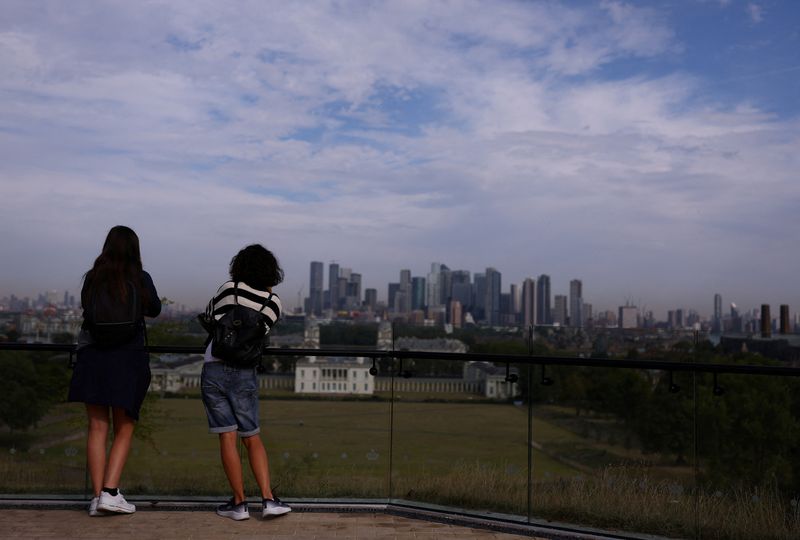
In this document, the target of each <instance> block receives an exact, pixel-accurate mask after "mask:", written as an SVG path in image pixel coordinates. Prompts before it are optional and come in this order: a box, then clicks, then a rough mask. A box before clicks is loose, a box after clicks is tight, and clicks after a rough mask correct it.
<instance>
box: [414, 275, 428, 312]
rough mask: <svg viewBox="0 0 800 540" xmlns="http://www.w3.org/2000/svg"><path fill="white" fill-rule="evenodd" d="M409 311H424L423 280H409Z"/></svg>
mask: <svg viewBox="0 0 800 540" xmlns="http://www.w3.org/2000/svg"><path fill="white" fill-rule="evenodd" d="M411 309H412V310H414V309H425V278H424V277H419V276H417V277H412V278H411Z"/></svg>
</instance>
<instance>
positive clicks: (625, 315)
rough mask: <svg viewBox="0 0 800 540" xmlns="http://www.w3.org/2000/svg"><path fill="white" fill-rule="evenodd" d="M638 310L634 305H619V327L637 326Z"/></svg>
mask: <svg viewBox="0 0 800 540" xmlns="http://www.w3.org/2000/svg"><path fill="white" fill-rule="evenodd" d="M638 319H639V312H638V310H637V308H636V306H620V307H619V318H618V319H617V321H618V323H619V327H620V328H636V327H637V326H639V320H638Z"/></svg>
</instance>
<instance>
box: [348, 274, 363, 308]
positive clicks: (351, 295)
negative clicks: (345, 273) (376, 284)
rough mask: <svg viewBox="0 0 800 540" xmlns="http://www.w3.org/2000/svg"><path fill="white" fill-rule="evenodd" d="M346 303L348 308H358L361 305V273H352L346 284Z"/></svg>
mask: <svg viewBox="0 0 800 540" xmlns="http://www.w3.org/2000/svg"><path fill="white" fill-rule="evenodd" d="M345 287H346V291H347V293H346V294H345V305H346V306H347V309H358V308H360V307H361V274H358V273H356V272H351V273H350V278H349V279H348V280H347V284H346V285H345Z"/></svg>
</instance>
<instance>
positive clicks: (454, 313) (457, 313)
mask: <svg viewBox="0 0 800 540" xmlns="http://www.w3.org/2000/svg"><path fill="white" fill-rule="evenodd" d="M447 318H448V320H449V321H450V324H452V325H453V328H461V325H462V323H463V320H464V314H463V312H462V308H461V302H459V301H458V300H450V313H449V314H448V317H447Z"/></svg>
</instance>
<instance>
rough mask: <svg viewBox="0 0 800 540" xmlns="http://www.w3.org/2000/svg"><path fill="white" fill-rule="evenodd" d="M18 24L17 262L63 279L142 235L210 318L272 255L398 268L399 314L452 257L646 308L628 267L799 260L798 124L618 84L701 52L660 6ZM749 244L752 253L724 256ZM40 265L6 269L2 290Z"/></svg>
mask: <svg viewBox="0 0 800 540" xmlns="http://www.w3.org/2000/svg"><path fill="white" fill-rule="evenodd" d="M6 11H7V13H8V14H9V17H8V18H7V20H6V22H5V23H3V22H0V51H1V52H0V59H2V60H0V68H2V72H3V73H4V77H3V80H2V81H0V92H2V93H3V95H4V97H5V99H3V100H0V159H2V161H3V163H4V168H3V172H0V197H2V199H3V200H4V201H13V204H11V205H9V206H8V207H7V208H4V212H3V216H2V217H0V225H2V226H3V228H4V229H5V230H9V231H10V236H9V239H10V240H9V241H10V247H9V248H8V250H9V252H10V253H11V255H12V256H11V257H9V260H13V259H15V257H13V254H14V253H22V252H25V253H27V251H25V250H26V249H28V248H24V247H22V246H23V244H30V243H34V244H37V245H40V246H41V247H42V249H43V250H44V251H48V250H58V249H59V247H58V246H72V249H71V250H67V251H68V252H69V251H72V252H74V253H76V255H75V257H76V260H75V262H74V263H72V267H70V268H69V270H66V269H65V268H64V267H61V268H60V269H59V271H61V272H63V271H68V272H72V273H73V275H79V273H80V272H82V271H83V270H85V269H84V268H83V266H84V265H85V264H87V262H86V261H88V260H89V258H90V257H91V254H92V252H93V249H94V248H95V244H98V243H99V237H101V236H102V234H103V232H104V230H105V229H107V228H108V227H110V226H111V225H114V224H116V223H117V222H119V221H124V222H128V223H131V224H133V225H135V226H136V227H137V230H140V231H141V233H142V238H143V244H144V243H145V239H147V240H148V241H149V242H150V245H151V246H152V247H151V248H149V249H150V250H151V252H150V253H151V254H152V256H153V257H154V260H153V262H152V264H153V266H155V267H156V269H158V271H159V273H160V274H161V275H162V276H164V277H163V278H162V279H163V280H164V283H165V287H174V288H175V290H178V291H180V294H183V295H185V298H184V301H196V300H197V298H198V295H199V296H202V295H204V294H205V289H204V288H203V287H200V286H198V290H199V289H202V290H200V292H197V291H195V292H192V290H190V289H191V287H190V286H188V285H187V284H186V280H185V275H186V273H187V272H197V273H198V275H200V276H201V278H199V280H198V282H204V281H211V282H213V281H216V279H217V278H216V277H215V275H216V274H215V273H219V272H224V264H225V260H224V259H226V257H228V256H229V255H228V253H229V252H233V251H235V249H236V248H237V247H238V246H239V244H242V243H244V242H247V241H258V240H261V241H264V242H266V243H268V244H270V245H274V246H275V251H276V252H277V253H279V255H281V258H282V259H283V260H284V262H285V264H286V265H287V270H290V271H289V272H287V275H288V276H289V278H288V283H287V290H296V289H299V283H300V282H301V281H302V280H304V279H305V276H306V275H307V264H308V261H309V260H312V259H320V260H328V259H333V258H337V259H339V260H340V261H342V262H346V264H347V265H350V266H353V267H359V266H361V265H363V266H364V267H365V268H369V269H371V271H374V272H376V275H375V276H374V277H372V276H368V275H366V272H365V280H366V282H367V284H369V285H371V286H379V287H380V289H379V290H380V291H381V293H383V285H384V283H385V281H386V279H384V277H385V275H386V273H388V272H390V273H391V275H392V276H394V274H395V273H396V272H395V271H396V269H399V268H400V267H407V266H409V265H412V264H414V265H419V266H418V267H415V268H420V269H421V268H424V267H425V265H426V264H427V261H428V260H430V259H432V258H436V259H443V260H446V262H448V264H451V266H457V265H464V266H466V267H467V268H469V269H471V270H480V269H482V268H484V267H486V266H489V265H495V266H497V267H499V268H500V269H501V270H504V271H505V272H506V273H507V274H506V275H507V276H508V277H510V278H511V279H516V280H518V279H521V278H523V277H526V276H527V275H531V274H538V273H541V272H549V273H551V274H553V275H558V274H561V275H573V276H574V275H579V274H581V273H584V272H592V276H593V278H594V280H595V281H596V282H597V283H598V286H599V285H600V282H601V281H602V280H604V279H608V280H609V283H616V284H617V285H619V286H620V287H621V286H622V285H623V284H620V283H618V281H624V280H620V278H616V277H615V272H617V273H619V272H621V270H620V268H621V267H624V268H629V269H630V272H631V273H633V274H644V273H646V272H648V271H650V270H651V269H653V268H654V263H652V261H651V258H652V257H654V256H655V257H658V258H659V259H663V260H662V261H661V263H660V264H659V265H655V266H660V267H662V268H663V269H664V271H669V272H672V274H671V275H672V276H684V277H685V276H686V275H687V273H689V270H687V268H688V267H687V261H689V260H692V258H693V257H695V258H697V260H698V261H699V262H698V263H697V265H696V266H694V267H693V268H695V269H696V270H697V271H700V270H702V271H704V272H707V273H711V274H713V273H715V272H720V271H721V268H726V269H727V268H729V267H728V266H725V265H727V264H731V263H732V262H733V261H734V260H735V257H734V256H733V255H730V254H731V253H735V254H736V255H737V256H738V255H741V254H742V253H747V252H748V250H753V252H758V253H761V252H762V250H763V247H762V246H763V245H765V243H768V242H769V243H770V244H769V245H771V246H772V247H773V248H776V249H779V250H782V249H784V248H787V247H788V240H786V241H785V243H781V242H782V240H781V237H780V235H777V236H776V235H775V234H774V233H775V232H776V231H777V226H776V227H766V226H761V224H762V221H763V219H764V217H765V216H766V215H768V214H769V212H775V213H776V214H778V213H780V212H783V210H781V205H783V204H786V202H787V201H797V202H800V192H799V191H798V187H797V186H796V183H795V182H794V180H793V177H792V174H793V173H792V171H795V170H798V169H800V167H799V166H798V165H800V164H798V163H797V159H798V158H797V157H796V152H795V151H793V148H794V147H796V144H797V142H799V141H798V135H797V134H798V129H797V125H795V124H792V123H790V122H787V121H779V120H777V119H775V118H773V117H771V116H769V115H767V114H765V113H763V112H761V111H760V110H758V109H757V108H755V107H753V106H748V105H747V104H746V103H743V104H740V106H738V107H735V108H730V107H722V106H719V105H717V104H715V103H714V102H713V101H710V100H708V99H699V98H698V94H699V93H700V89H701V88H702V81H699V80H696V79H695V78H693V77H691V76H688V75H686V74H682V73H680V72H673V73H669V74H666V75H662V76H659V77H653V76H644V75H637V76H629V77H624V78H616V79H614V80H609V79H607V78H603V77H601V76H599V74H600V72H601V71H602V69H603V67H604V66H607V65H609V64H610V63H614V62H620V61H623V60H642V59H652V58H655V57H658V56H660V55H667V56H671V55H674V54H679V51H680V48H681V45H680V43H678V42H677V41H676V38H675V34H674V32H673V31H672V30H671V28H670V27H669V25H668V21H667V19H666V18H665V17H663V16H662V15H661V14H660V13H659V12H658V11H656V10H654V9H642V8H640V7H639V6H638V4H635V3H634V4H625V3H622V2H610V1H609V2H603V3H602V4H600V5H599V7H590V8H588V9H587V10H581V9H578V8H576V7H574V6H572V5H571V4H569V3H565V4H557V3H527V2H477V1H473V2H458V3H451V2H399V3H391V4H380V3H379V4H369V5H367V4H364V3H362V2H344V3H336V4H332V3H324V2H321V3H298V4H294V3H284V2H275V3H261V2H257V3H246V2H241V3H234V4H218V3H216V2H183V3H181V2H170V3H166V4H165V3H125V4H119V5H115V6H114V8H113V9H112V8H110V7H108V6H104V5H97V4H94V3H77V2H76V3H71V4H70V6H69V9H67V8H66V7H63V6H59V5H58V4H55V5H50V7H49V8H48V9H47V10H36V9H33V8H31V7H30V6H29V4H28V3H27V2H23V3H9V4H8V5H7V6H6ZM758 13H759V17H760V11H759V12H758ZM406 128H408V129H406ZM792 145H795V146H794V147H793V146H792ZM775 193H781V194H782V197H780V198H776V197H775ZM754 208H757V209H758V210H754ZM756 225H759V226H756ZM740 229H747V230H748V231H749V232H748V234H742V235H740V236H738V237H737V238H738V239H739V241H738V242H737V245H736V246H732V247H731V249H729V250H728V251H726V253H727V254H729V255H725V256H719V257H715V258H708V257H704V255H703V254H704V253H706V252H710V251H713V250H717V249H718V246H719V245H720V244H727V243H730V241H729V239H728V238H729V237H728V236H727V235H729V234H730V231H731V230H736V231H739V230H740ZM698 231H700V232H698ZM775 242H778V245H777V246H776V245H775V244H774V243H775ZM176 245H177V246H180V247H178V248H176V247H175V246H176ZM15 250H16V251H15ZM176 250H178V251H179V252H180V255H179V256H178V257H175V256H174V254H175V252H176ZM787 251H788V250H787ZM87 252H88V253H89V255H87ZM146 252H147V248H146ZM781 252H782V253H783V251H781ZM211 253H213V254H216V253H224V254H225V255H224V256H223V257H222V260H221V261H210V260H209V258H210V257H211V256H210V255H209V254H211ZM77 254H80V255H81V256H80V257H78V255H77ZM231 254H232V253H231ZM602 254H609V256H610V259H609V260H608V261H605V260H604V261H603V262H602V263H598V258H601V259H602V258H604V255H602ZM65 256H66V255H65ZM784 256H785V257H789V255H784ZM666 261H673V262H670V263H667V262H666ZM184 263H185V264H186V265H189V266H190V268H186V267H185V265H184ZM723 263H724V264H723ZM32 264H33V262H32V259H30V258H29V257H28V256H27V255H26V257H17V258H16V262H13V263H12V264H11V265H8V266H5V265H4V266H5V268H4V269H3V272H4V274H5V273H8V274H6V275H3V276H1V277H0V291H2V290H5V289H6V288H11V287H13V286H14V283H15V279H18V278H17V277H16V276H19V275H23V274H25V273H26V268H28V267H29V266H31V265H32ZM741 264H742V267H743V268H744V269H747V270H752V267H750V266H748V265H749V264H751V263H750V262H748V261H742V262H741ZM388 269H391V270H388ZM615 269H616V270H615ZM416 271H422V270H417V269H415V272H416ZM379 272H383V274H379ZM776 272H777V274H778V277H776V279H775V281H776V282H778V281H780V279H782V278H783V276H784V273H781V272H779V271H777V270H776ZM623 273H624V272H623ZM40 274H41V275H38V274H37V275H35V276H34V277H36V278H37V279H39V280H46V279H51V280H53V279H56V278H55V277H54V276H55V270H53V274H47V272H45V271H44V270H42V271H41V272H40ZM628 279H629V281H636V280H634V279H631V278H630V277H629V278H628ZM371 280H374V281H372V282H371ZM614 280H617V281H616V282H615V281H614ZM642 280H643V278H642ZM211 286H213V284H212V285H211ZM695 293H696V291H695V290H692V293H691V295H693V294H695ZM598 294H599V293H598ZM618 294H619V289H613V288H612V291H611V293H609V298H608V299H606V298H603V299H602V300H603V301H605V300H608V301H609V302H613V299H612V298H613V295H618ZM293 300H294V299H293V298H292V299H291V301H293ZM600 300H601V299H600V298H599V297H598V301H600Z"/></svg>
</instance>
